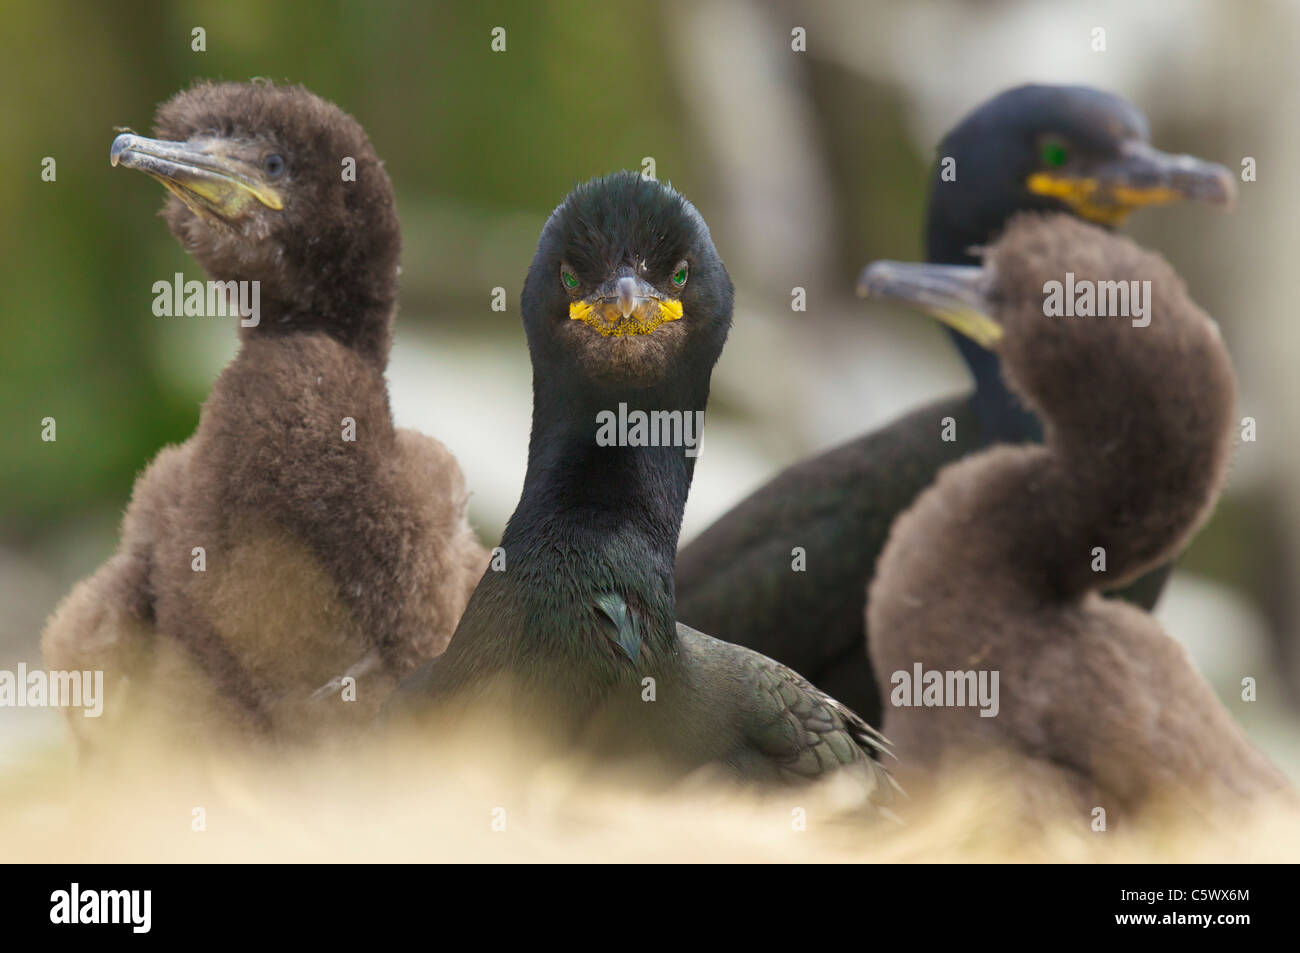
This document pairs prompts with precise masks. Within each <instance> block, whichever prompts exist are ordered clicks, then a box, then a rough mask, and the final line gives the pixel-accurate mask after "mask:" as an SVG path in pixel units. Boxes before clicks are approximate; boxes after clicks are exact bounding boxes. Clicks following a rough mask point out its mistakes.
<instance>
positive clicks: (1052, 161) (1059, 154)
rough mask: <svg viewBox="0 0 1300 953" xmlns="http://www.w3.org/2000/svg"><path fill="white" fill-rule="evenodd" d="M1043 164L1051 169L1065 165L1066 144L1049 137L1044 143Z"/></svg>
mask: <svg viewBox="0 0 1300 953" xmlns="http://www.w3.org/2000/svg"><path fill="white" fill-rule="evenodd" d="M1042 155H1043V165H1045V166H1047V167H1048V168H1049V169H1057V168H1060V167H1061V166H1063V165H1065V160H1066V155H1065V146H1063V145H1061V144H1060V143H1059V142H1057V141H1056V140H1054V139H1049V140H1048V141H1047V142H1044V143H1043V151H1042Z"/></svg>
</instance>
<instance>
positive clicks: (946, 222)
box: [926, 85, 1236, 263]
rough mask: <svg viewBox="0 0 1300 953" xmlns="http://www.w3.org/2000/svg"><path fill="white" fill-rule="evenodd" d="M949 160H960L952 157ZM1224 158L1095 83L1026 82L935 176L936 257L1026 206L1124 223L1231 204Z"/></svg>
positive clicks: (932, 249)
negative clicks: (1163, 211)
mask: <svg viewBox="0 0 1300 953" xmlns="http://www.w3.org/2000/svg"><path fill="white" fill-rule="evenodd" d="M945 159H951V160H952V162H951V163H946V162H945ZM1235 194H1236V186H1235V181H1234V179H1233V177H1232V174H1231V173H1230V172H1229V171H1228V170H1227V169H1226V168H1224V167H1223V166H1221V165H1216V164H1214V163H1211V162H1205V161H1203V160H1201V159H1197V158H1194V157H1192V156H1186V155H1171V154H1169V153H1166V152H1161V151H1160V150H1158V149H1156V148H1155V147H1154V146H1152V145H1151V141H1150V131H1149V129H1148V126H1147V121H1146V118H1145V117H1144V116H1143V115H1142V113H1141V112H1140V111H1139V110H1138V108H1137V107H1136V106H1134V105H1133V104H1132V103H1130V102H1128V101H1127V100H1125V99H1123V98H1121V97H1119V96H1115V95H1113V94H1111V93H1106V92H1102V91H1101V90H1097V89H1092V88H1089V87H1086V86H1044V85H1028V86H1018V87H1016V88H1014V89H1010V90H1007V91H1006V92H1004V93H1001V94H999V95H997V96H995V97H993V98H992V99H990V100H989V101H988V102H986V103H984V104H983V105H981V106H979V107H978V108H977V109H975V111H974V112H972V113H970V114H969V115H968V116H966V118H965V119H963V120H962V121H961V122H960V123H959V124H958V125H957V126H956V127H955V128H954V129H953V130H952V131H951V132H949V133H948V135H947V136H945V137H944V140H943V142H942V143H941V144H940V146H939V161H938V162H937V164H936V166H935V169H934V170H933V172H932V175H931V187H930V206H929V221H928V223H927V234H926V242H927V257H928V258H929V259H930V260H932V261H944V262H951V263H958V262H963V261H969V260H973V258H971V256H970V248H971V247H972V246H975V245H980V244H984V243H985V242H988V241H991V240H992V239H993V238H994V237H995V236H996V234H997V232H998V231H999V230H1000V229H1001V227H1002V226H1003V225H1004V224H1005V222H1006V221H1007V219H1009V218H1010V217H1011V216H1012V215H1014V214H1015V213H1016V212H1019V211H1026V210H1041V211H1060V212H1068V213H1070V214H1072V215H1075V216H1077V217H1079V218H1081V219H1083V220H1084V221H1088V222H1092V223H1094V224H1097V225H1103V226H1115V225H1118V224H1120V223H1122V222H1123V221H1124V219H1125V218H1126V217H1127V216H1128V215H1129V214H1130V213H1131V212H1133V211H1135V210H1136V209H1140V208H1145V207H1148V206H1153V205H1163V204H1167V203H1170V202H1179V201H1183V200H1195V201H1203V202H1208V203H1210V204H1214V205H1229V204H1230V203H1231V202H1232V200H1233V198H1234V196H1235Z"/></svg>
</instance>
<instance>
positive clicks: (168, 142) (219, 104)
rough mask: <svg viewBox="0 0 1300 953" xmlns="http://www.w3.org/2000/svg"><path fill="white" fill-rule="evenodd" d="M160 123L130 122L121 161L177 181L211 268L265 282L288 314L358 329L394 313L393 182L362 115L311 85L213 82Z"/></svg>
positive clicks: (117, 155)
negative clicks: (135, 128) (149, 131)
mask: <svg viewBox="0 0 1300 953" xmlns="http://www.w3.org/2000/svg"><path fill="white" fill-rule="evenodd" d="M154 134H155V136H156V138H152V139H149V138H145V137H143V136H138V135H135V134H134V133H130V132H125V133H122V134H120V135H119V136H117V138H116V139H114V140H113V146H112V151H111V153H110V161H111V162H112V164H113V165H120V166H125V167H126V168H129V169H138V170H140V171H141V172H144V173H146V174H147V175H149V176H151V177H152V178H154V179H157V180H158V181H159V182H160V183H162V185H163V186H164V187H165V188H166V189H167V191H168V192H170V193H171V195H170V197H169V199H168V202H167V205H166V207H165V208H164V211H163V215H164V217H165V218H166V220H167V224H168V226H169V227H170V228H171V231H172V234H174V235H175V236H176V238H177V240H178V241H180V243H181V244H182V245H183V246H184V247H185V248H186V250H187V251H189V252H190V253H191V254H192V255H193V256H194V257H195V259H196V260H197V261H198V262H199V264H200V265H202V266H203V268H204V269H205V270H206V271H207V272H208V274H209V275H211V276H212V277H213V278H215V279H218V280H222V281H229V280H249V281H252V280H257V281H260V282H261V285H262V287H261V294H262V301H263V302H266V301H267V300H268V299H271V300H272V301H273V302H274V303H275V306H276V312H277V315H276V321H277V323H279V324H281V325H288V326H290V327H304V326H306V327H311V326H315V325H316V324H320V325H321V326H324V327H328V328H331V329H332V330H336V331H341V332H342V333H343V335H344V336H345V337H346V336H347V335H348V334H350V333H351V334H361V333H363V331H364V329H362V328H360V327H357V328H350V327H348V324H349V322H353V321H359V320H361V319H362V317H363V316H366V315H370V316H372V317H371V320H376V318H374V317H373V316H374V315H378V316H379V317H378V318H377V320H380V321H381V322H386V320H387V319H388V318H389V317H391V308H392V304H393V302H394V301H395V298H396V290H397V270H398V257H399V254H400V244H401V242H400V233H399V228H398V222H397V215H396V211H395V208H394V201H393V189H392V184H391V183H390V182H389V179H388V175H387V173H386V172H385V171H384V168H383V164H382V163H381V162H380V160H379V158H378V156H376V154H375V151H374V148H373V147H372V146H371V144H370V140H369V139H368V138H367V136H366V133H365V130H364V129H362V128H361V126H360V124H358V123H357V122H356V120H354V119H353V118H352V117H351V116H349V115H348V114H347V113H345V112H343V111H342V110H341V109H339V108H338V107H337V106H335V105H333V104H332V103H328V102H326V101H325V100H323V99H321V98H320V97H318V96H316V95H315V94H313V93H312V92H310V91H309V90H307V89H305V88H303V87H301V86H274V85H272V84H270V83H264V82H260V81H258V82H253V83H199V84H198V85H195V86H194V87H192V88H190V89H187V90H185V91H183V92H181V93H178V94H177V95H176V96H174V97H172V98H171V99H170V100H168V101H167V102H165V103H163V104H162V106H160V107H159V109H158V113H157V116H156V117H155V121H154ZM332 325H339V327H331V326H332Z"/></svg>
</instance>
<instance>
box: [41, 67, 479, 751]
mask: <svg viewBox="0 0 1300 953" xmlns="http://www.w3.org/2000/svg"><path fill="white" fill-rule="evenodd" d="M155 127H156V135H157V136H158V138H157V139H146V138H144V137H142V136H137V135H133V134H129V133H124V134H122V135H119V136H118V137H117V138H116V139H115V140H114V142H113V146H112V152H111V154H110V158H111V161H112V162H113V164H114V165H120V166H124V167H126V168H130V169H139V170H140V171H142V172H145V173H146V174H148V175H150V176H151V177H153V178H155V179H157V180H158V181H159V182H161V183H162V184H163V185H164V186H165V187H166V188H167V190H168V191H169V192H170V193H171V197H170V198H169V200H168V202H167V205H166V208H165V210H164V217H165V218H166V220H167V224H168V226H169V227H170V229H171V231H172V234H173V235H175V236H176V238H177V240H179V241H180V242H181V244H182V245H184V246H185V248H186V249H187V250H188V251H189V252H190V253H191V254H192V255H193V256H194V258H195V260H196V261H198V263H199V264H200V265H202V266H203V268H204V270H205V271H206V272H207V273H208V275H209V276H211V278H213V279H215V280H218V281H223V282H227V281H229V282H257V283H259V285H258V288H259V294H258V298H259V299H260V300H259V305H260V307H259V309H258V313H256V314H249V315H248V316H246V317H245V318H243V319H241V321H240V324H241V329H240V337H241V345H240V350H239V354H238V356H237V357H236V358H235V359H234V361H233V362H231V364H230V365H229V366H228V367H227V368H226V369H225V370H224V371H223V372H222V373H221V376H220V377H219V378H218V379H217V381H216V383H215V384H214V385H213V388H212V393H211V394H210V395H209V397H208V399H207V401H206V403H205V404H204V406H203V410H202V413H201V415H200V418H199V426H198V430H197V431H196V432H195V434H194V436H193V437H191V438H190V439H189V440H188V441H186V442H185V443H184V444H182V445H180V446H176V447H169V448H167V449H165V450H163V451H162V452H161V453H160V454H159V455H158V457H157V458H156V459H155V460H154V461H153V462H152V463H151V464H150V466H149V468H148V469H147V470H146V471H145V472H144V473H143V474H142V475H141V476H140V478H139V479H138V480H137V482H136V486H135V489H134V492H133V494H132V500H131V504H130V506H129V508H128V509H127V512H126V518H125V520H124V523H123V528H122V540H121V545H120V547H119V549H118V552H117V554H116V555H114V556H113V557H112V559H111V560H110V561H109V562H108V563H106V564H105V565H104V566H103V567H102V568H101V569H100V570H99V571H98V572H97V573H95V575H94V576H92V577H91V578H89V579H88V580H86V581H84V582H83V583H81V584H80V585H79V586H78V587H77V588H76V589H74V590H73V592H72V594H71V595H70V596H68V598H67V599H66V600H65V601H64V602H63V604H62V605H61V606H60V607H59V609H58V610H57V611H56V613H55V615H54V616H53V618H52V619H51V620H50V622H49V624H48V626H47V628H46V631H45V634H44V638H43V646H44V652H45V659H46V662H47V664H48V665H49V667H50V668H52V669H103V670H104V671H105V672H106V678H107V686H106V693H107V699H106V702H105V706H106V707H105V715H104V718H103V719H102V722H103V725H104V727H107V726H108V725H109V724H112V723H115V722H117V721H118V719H119V718H120V717H122V716H124V715H126V714H129V713H133V712H139V711H142V710H148V711H151V712H152V713H153V715H154V716H155V719H154V720H153V721H151V722H150V726H151V727H162V728H167V729H171V730H180V731H182V732H188V729H189V728H190V727H192V728H193V729H194V731H195V733H200V732H201V733H204V734H206V733H208V732H209V731H210V730H211V729H212V728H213V727H214V718H215V719H216V721H217V723H231V724H233V725H234V726H236V727H237V728H240V729H253V730H255V731H257V732H260V733H263V734H272V735H274V736H276V737H296V736H309V735H314V734H317V733H319V732H320V731H322V730H323V729H325V728H327V727H329V726H330V725H337V724H338V723H339V722H356V721H358V720H360V719H364V718H365V717H366V715H367V714H373V713H374V712H375V711H376V710H377V708H378V705H379V703H380V702H382V701H383V699H384V698H385V697H386V696H387V694H388V692H390V691H391V689H392V687H393V686H395V685H396V682H397V680H398V679H399V678H400V677H401V676H402V675H404V674H406V673H407V672H409V671H410V670H411V669H413V668H414V667H415V666H416V664H417V663H418V662H420V661H421V660H423V659H424V658H427V657H429V656H431V655H433V654H435V653H437V652H438V651H441V649H442V648H443V647H444V646H445V645H446V642H447V640H448V639H449V638H450V637H451V633H452V631H453V629H454V628H455V625H456V622H457V621H458V620H459V618H460V614H461V611H462V610H463V609H464V606H465V604H466V602H467V601H468V599H469V594H470V592H471V591H472V589H473V586H474V584H475V582H476V581H477V579H478V575H479V573H481V572H482V570H483V567H484V565H486V553H485V552H484V551H483V549H482V547H481V546H480V545H479V543H478V542H477V540H476V539H475V538H474V536H473V534H472V533H471V531H470V529H469V527H468V525H467V524H466V522H465V512H464V510H465V501H466V492H465V487H464V481H463V478H462V476H461V473H460V469H459V467H458V466H457V464H456V461H455V460H454V459H453V458H452V456H451V454H450V453H449V452H448V451H447V449H446V448H445V447H443V446H442V445H441V444H439V443H438V442H437V441H435V440H432V439H430V438H428V437H425V436H423V435H422V434H419V433H415V432H413V431H409V430H397V429H394V427H393V422H392V419H391V416H390V414H389V407H388V391H387V387H386V385H385V382H384V368H385V365H386V364H387V361H388V351H389V345H390V340H391V336H392V326H393V318H394V314H395V310H396V301H397V272H398V253H399V248H400V236H399V231H398V221H397V214H396V212H395V210H394V204H393V190H392V185H391V184H390V182H389V180H388V176H387V174H386V173H385V172H384V169H383V165H382V164H381V162H380V161H379V158H378V157H377V156H376V155H375V151H374V149H373V148H372V147H371V145H370V142H369V140H368V139H367V137H366V134H365V131H364V130H363V129H362V128H361V126H360V125H358V124H357V122H356V121H355V120H353V119H352V118H351V117H350V116H348V115H347V114H345V113H344V112H343V111H342V110H340V109H338V108H337V107H336V106H334V105H332V104H330V103H327V102H325V101H324V100H322V99H320V98H318V97H316V96H315V95H313V94H312V93H311V92H309V91H308V90H306V89H304V88H302V87H299V86H285V87H276V86H271V85H267V84H236V83H222V84H200V85H198V86H195V87H194V88H192V89H189V90H187V91H185V92H182V93H180V94H178V95H177V96H175V97H174V98H173V99H171V100H170V101H169V102H167V103H165V104H163V105H162V106H161V107H160V109H159V110H158V115H157V120H156V123H155ZM168 278H169V279H170V276H168ZM246 287H247V288H248V289H249V293H248V294H247V295H246V297H245V298H244V301H245V304H248V303H251V301H252V295H251V287H252V286H251V285H249V286H246ZM148 290H149V289H147V288H142V289H141V300H142V302H144V301H147V300H148V299H147V298H146V297H145V294H146V292H148ZM142 307H147V305H142ZM250 310H251V309H250ZM200 320H210V319H200ZM230 320H231V322H232V323H234V321H235V320H236V319H235V318H233V317H232V318H230ZM348 671H350V672H351V673H352V674H353V675H354V676H355V677H356V678H357V679H358V684H357V685H356V687H355V695H356V700H355V702H344V701H342V700H340V696H332V697H330V698H328V699H325V700H319V701H316V702H311V701H309V698H310V696H311V694H312V691H313V689H316V688H318V687H319V686H321V685H322V684H325V683H328V682H330V680H332V679H334V678H336V677H338V676H341V675H342V674H343V673H345V672H348ZM91 721H92V720H91V719H83V718H81V717H80V716H78V715H74V716H73V717H72V724H73V726H74V729H75V730H78V731H87V730H90V728H91V727H94V726H92V725H91V724H90V723H91ZM98 724H99V722H96V725H98Z"/></svg>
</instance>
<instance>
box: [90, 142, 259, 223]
mask: <svg viewBox="0 0 1300 953" xmlns="http://www.w3.org/2000/svg"><path fill="white" fill-rule="evenodd" d="M237 148H238V147H237V146H236V145H235V144H233V143H226V142H224V141H223V140H220V139H212V140H205V141H201V142H200V141H195V142H168V141H166V140H162V139H146V138H145V137H144V136H137V135H134V134H132V133H122V134H121V135H119V136H118V137H117V138H116V139H114V140H113V147H112V150H111V151H110V152H109V162H111V163H112V164H113V165H115V166H116V165H121V166H125V167H126V168H128V169H138V170H139V171H141V172H143V173H145V174H146V175H148V176H151V177H152V178H154V179H157V180H158V181H159V182H160V183H162V185H163V186H164V187H165V188H166V189H167V191H169V192H171V193H172V194H173V195H175V196H176V197H177V198H179V199H180V200H181V201H182V202H184V203H185V204H186V205H187V206H189V208H190V210H191V211H193V212H194V213H195V214H196V215H203V216H215V217H217V218H219V219H222V220H224V221H227V222H230V221H234V220H235V219H237V218H239V217H240V216H241V215H242V214H243V213H244V211H245V210H246V209H247V207H248V203H249V202H253V201H257V202H260V203H261V204H262V205H265V206H266V207H267V208H270V209H276V210H278V209H281V208H283V207H284V199H283V197H282V196H281V194H280V192H279V191H278V190H277V189H276V188H275V187H274V186H272V185H271V184H270V183H269V182H267V181H266V180H265V179H264V178H263V177H262V174H261V171H260V169H259V168H258V167H257V165H256V164H255V163H254V162H252V161H250V160H249V159H246V158H243V157H240V156H238V155H236V154H235V150H236V149H237Z"/></svg>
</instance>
